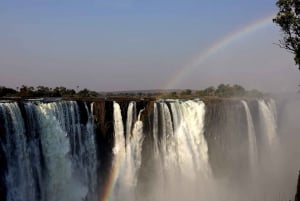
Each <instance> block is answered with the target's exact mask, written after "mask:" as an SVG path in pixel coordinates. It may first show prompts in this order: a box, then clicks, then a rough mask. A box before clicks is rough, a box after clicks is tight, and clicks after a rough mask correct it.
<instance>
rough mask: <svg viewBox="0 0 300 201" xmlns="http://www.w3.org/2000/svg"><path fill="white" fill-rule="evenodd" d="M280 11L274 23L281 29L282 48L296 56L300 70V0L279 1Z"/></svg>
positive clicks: (277, 3)
mask: <svg viewBox="0 0 300 201" xmlns="http://www.w3.org/2000/svg"><path fill="white" fill-rule="evenodd" d="M276 5H277V7H278V8H279V11H278V13H277V15H276V17H275V18H274V19H273V22H275V23H276V24H278V25H279V26H280V27H281V31H282V32H283V39H282V40H280V41H279V43H280V44H279V45H280V47H283V48H285V49H287V50H288V51H290V52H292V53H293V54H294V60H295V63H296V65H298V68H299V69H300V0H277V2H276Z"/></svg>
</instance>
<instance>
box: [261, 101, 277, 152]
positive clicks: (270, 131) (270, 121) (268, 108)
mask: <svg viewBox="0 0 300 201" xmlns="http://www.w3.org/2000/svg"><path fill="white" fill-rule="evenodd" d="M258 106H259V112H260V116H261V121H262V130H263V132H262V133H263V134H264V135H265V138H266V143H267V145H268V146H269V147H270V148H276V147H277V146H278V136H277V126H276V125H277V123H276V105H275V103H274V102H273V100H271V101H270V102H268V103H266V101H264V100H258Z"/></svg>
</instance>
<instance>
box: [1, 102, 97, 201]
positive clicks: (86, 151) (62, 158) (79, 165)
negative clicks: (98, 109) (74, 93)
mask: <svg viewBox="0 0 300 201" xmlns="http://www.w3.org/2000/svg"><path fill="white" fill-rule="evenodd" d="M22 107H24V115H25V117H26V118H25V120H24V118H23V116H22V113H21V110H20V109H19V106H18V104H17V103H0V110H1V116H2V118H3V122H4V123H5V125H4V127H5V128H6V130H5V132H4V133H2V134H1V135H4V138H1V146H3V147H4V154H5V158H6V161H7V173H6V178H7V179H6V188H7V198H6V200H7V201H19V200H20V201H21V200H22V201H24V200H25V201H27V200H28V201H54V200H55V201H82V200H83V199H85V198H89V200H95V195H92V194H93V193H94V194H95V190H96V189H95V188H96V182H95V178H94V176H95V175H96V163H97V162H96V161H97V160H96V149H95V141H94V140H93V128H92V127H91V125H90V124H92V119H90V120H89V121H88V123H87V125H81V124H80V115H79V108H78V105H77V103H76V102H73V101H70V102H64V101H62V102H53V103H39V102H25V103H24V104H23V106H22ZM87 115H88V117H89V118H91V114H90V113H89V114H87ZM24 124H25V125H26V126H25V125H24ZM84 135H86V136H87V137H85V136H84ZM85 138H86V139H85ZM72 147H73V151H71V149H72ZM74 147H76V148H74ZM89 190H90V192H89Z"/></svg>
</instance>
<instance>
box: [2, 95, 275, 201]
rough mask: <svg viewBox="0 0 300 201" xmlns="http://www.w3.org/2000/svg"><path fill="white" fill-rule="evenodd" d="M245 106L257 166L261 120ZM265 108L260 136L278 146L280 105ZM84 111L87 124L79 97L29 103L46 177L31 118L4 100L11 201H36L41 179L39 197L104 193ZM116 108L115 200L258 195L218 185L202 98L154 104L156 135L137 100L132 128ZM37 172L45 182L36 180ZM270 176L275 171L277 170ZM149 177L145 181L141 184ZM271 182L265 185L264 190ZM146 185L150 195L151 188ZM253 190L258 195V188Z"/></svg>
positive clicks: (130, 116)
mask: <svg viewBox="0 0 300 201" xmlns="http://www.w3.org/2000/svg"><path fill="white" fill-rule="evenodd" d="M242 103H243V106H244V109H245V115H246V119H247V125H248V127H247V133H248V136H247V137H246V138H245V140H247V141H249V147H247V146H245V149H247V151H249V158H250V161H249V162H250V164H252V165H253V166H255V164H256V163H257V149H258V148H257V147H258V146H259V145H260V144H259V143H257V142H256V140H260V138H257V139H256V133H255V129H254V126H257V125H253V119H252V116H251V112H250V109H249V107H248V104H247V102H245V101H242ZM258 106H259V108H258V111H259V115H260V120H261V122H260V124H261V129H262V130H261V132H260V133H261V134H262V135H263V136H265V139H266V145H267V146H268V147H274V144H276V143H277V142H278V139H277V138H278V137H277V133H276V130H277V128H276V106H275V104H274V103H273V102H265V101H258ZM91 107H93V104H92V105H91ZM84 108H85V112H86V113H87V116H88V121H87V123H86V125H82V124H81V123H80V111H79V106H78V105H77V103H76V102H72V101H68V102H64V101H62V102H56V103H34V104H32V103H26V104H25V109H26V113H27V114H26V115H27V116H29V115H33V116H35V115H36V116H37V118H36V117H34V118H32V119H36V126H37V127H36V128H35V129H37V130H38V131H39V134H38V138H39V139H40V140H41V143H42V144H41V145H42V149H41V150H42V155H43V158H44V160H45V161H44V162H45V170H44V171H45V174H44V178H42V175H43V174H42V173H41V172H42V169H41V164H38V163H34V165H36V166H37V167H35V169H34V168H33V164H32V163H31V161H32V160H33V159H34V158H39V153H37V155H36V156H34V157H33V159H30V156H29V155H30V154H29V153H32V152H38V150H39V149H38V148H37V147H36V146H37V145H36V144H34V143H33V145H32V146H33V148H34V149H32V147H31V146H27V144H26V135H25V132H26V129H25V126H26V124H28V122H27V123H26V122H25V123H24V120H23V117H22V115H21V111H20V109H19V107H18V105H17V104H15V103H0V112H1V111H2V113H3V111H5V112H4V113H3V114H5V117H4V118H3V119H4V120H5V121H4V123H5V126H4V128H5V129H6V131H5V133H9V134H10V135H7V136H6V137H7V139H8V141H7V142H8V144H5V145H3V142H1V143H2V144H1V146H4V147H5V148H6V149H5V152H6V153H5V154H6V155H7V156H8V157H10V158H12V159H13V160H9V161H8V172H7V175H6V176H7V178H6V180H7V186H8V187H9V188H8V199H7V201H36V200H37V199H36V197H37V192H38V188H36V187H35V185H37V184H38V185H40V186H41V187H42V188H41V189H40V190H42V192H41V194H42V195H41V199H40V201H71V200H72V201H94V200H96V196H94V194H95V193H96V192H97V190H98V189H97V187H98V186H97V177H96V175H97V171H96V170H97V155H96V142H95V135H94V134H95V133H94V124H93V111H92V109H89V108H88V105H87V104H85V105H84ZM242 109H243V108H242ZM113 110H114V111H113V117H114V121H113V123H114V142H115V144H114V146H113V148H112V151H113V152H112V153H113V161H112V170H113V171H114V172H118V173H119V174H118V175H116V176H115V180H116V185H115V186H114V189H113V194H112V196H111V201H120V200H124V201H144V200H149V201H150V200H151V201H152V200H157V201H162V200H174V201H175V200H176V201H178V200H188V201H196V200H202V199H203V200H212V201H215V200H251V199H247V198H248V197H250V196H251V195H250V196H249V195H248V194H247V196H248V197H246V198H245V197H243V195H246V193H247V192H246V191H243V193H241V194H243V195H242V196H241V195H240V194H239V193H240V190H241V189H244V190H245V189H246V187H245V188H244V186H238V184H237V185H235V188H234V190H233V189H232V187H231V183H230V182H228V183H226V182H224V184H223V183H221V182H220V183H218V185H216V184H215V183H214V184H212V181H214V180H215V178H214V175H213V173H212V170H211V165H210V163H209V156H208V144H207V142H206V139H205V137H204V120H205V119H204V116H205V113H206V111H205V110H206V108H205V105H204V103H203V102H201V101H197V100H189V101H179V100H168V101H158V102H155V103H154V108H153V121H152V122H153V125H150V129H149V130H150V131H149V133H144V132H146V131H143V129H144V128H143V126H144V125H143V122H142V120H141V113H142V111H139V114H138V116H137V115H136V114H137V113H136V103H135V102H131V103H130V104H129V106H128V109H127V121H126V123H125V124H126V130H125V128H124V123H123V118H122V115H121V108H120V105H119V104H118V103H116V102H114V103H113ZM90 111H91V112H90ZM243 114H244V113H243ZM228 118H230V117H228ZM27 121H28V120H27ZM32 122H34V121H33V120H32ZM29 124H32V123H29ZM32 128H34V126H32ZM145 128H147V127H145ZM255 128H256V127H255ZM32 133H34V132H32ZM221 134H222V133H220V134H218V135H221ZM32 135H33V134H32ZM144 137H149V138H151V140H153V142H152V143H153V149H149V150H150V151H149V152H150V153H146V155H144V152H143V155H142V151H144V150H143V147H142V145H143V142H144ZM145 139H146V138H145ZM208 140H213V139H208ZM148 142H149V141H147V143H148ZM209 142H210V141H209ZM149 143H151V142H149ZM151 145H152V144H151ZM264 145H265V144H263V146H264ZM15 146H17V148H15ZM234 148H235V147H232V149H234ZM11 150H14V151H11ZM236 151H239V150H236ZM143 157H144V158H143ZM147 157H149V160H151V163H149V164H147V165H150V166H151V165H152V166H153V168H151V167H150V168H149V167H146V170H151V171H152V172H150V171H149V172H147V171H145V169H143V171H140V170H141V169H142V168H145V167H143V166H145V164H142V161H143V162H144V161H147V160H148V158H147ZM142 159H143V160H142ZM264 159H265V158H262V160H264ZM152 161H153V164H152ZM252 165H251V166H252ZM267 167H269V166H267ZM119 168H120V171H118V170H119ZM236 171H239V170H236ZM267 171H269V169H267ZM141 172H142V173H143V174H145V172H146V174H147V175H148V174H149V175H151V176H149V177H146V178H147V179H149V180H151V181H149V185H146V187H147V188H149V189H147V188H140V186H139V185H138V184H140V183H139V182H140V180H141V177H140V176H141V174H142V173H141ZM33 173H34V174H33ZM36 173H37V174H38V176H37V178H38V179H37V178H33V175H35V174H36ZM152 175H153V177H152ZM270 175H271V177H272V176H273V175H272V174H271V173H270ZM268 176H269V175H268ZM271 177H270V178H271ZM259 179H261V178H259ZM35 180H39V181H38V182H37V181H35ZM261 180H262V179H261ZM261 180H260V181H261ZM265 181H267V179H265ZM143 182H146V181H142V182H141V183H143ZM218 182H219V181H218ZM219 184H220V186H221V184H222V187H220V186H219ZM229 184H230V185H229ZM268 184H269V183H268V182H265V183H263V185H259V187H258V188H260V187H261V186H268ZM240 188H241V189H240ZM141 189H142V190H141ZM146 190H147V191H149V192H145V191H146ZM221 190H222V191H223V192H221ZM137 191H139V192H137ZM241 192H242V191H241ZM245 192H246V193H245ZM149 193H150V194H151V195H149ZM248 193H249V194H251V193H252V191H249V192H248ZM209 195H216V197H214V198H212V196H211V197H210V196H209ZM220 195H222V196H220ZM223 195H226V196H227V197H226V196H223ZM137 196H138V197H137ZM232 198H234V199H232Z"/></svg>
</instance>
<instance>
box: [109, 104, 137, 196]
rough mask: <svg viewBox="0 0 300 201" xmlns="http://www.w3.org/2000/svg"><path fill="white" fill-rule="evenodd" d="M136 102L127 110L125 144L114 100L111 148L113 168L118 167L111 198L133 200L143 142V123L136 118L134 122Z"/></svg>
mask: <svg viewBox="0 0 300 201" xmlns="http://www.w3.org/2000/svg"><path fill="white" fill-rule="evenodd" d="M135 111H136V104H135V102H131V103H130V104H129V106H128V111H127V122H126V128H127V129H126V144H125V137H124V126H123V121H122V116H121V110H120V106H119V104H118V103H116V102H114V133H115V136H114V139H115V145H114V148H113V153H114V159H113V160H114V161H113V166H115V167H113V168H114V169H118V168H120V172H119V174H118V175H117V178H115V179H116V185H115V186H114V191H113V192H114V194H113V195H112V198H111V200H112V201H114V200H135V190H136V187H137V181H138V180H137V178H138V170H139V168H140V165H141V160H142V155H141V154H142V143H143V123H142V121H141V120H140V113H139V115H138V119H137V120H136V121H135V122H134V119H136V118H135V116H136V114H135Z"/></svg>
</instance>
